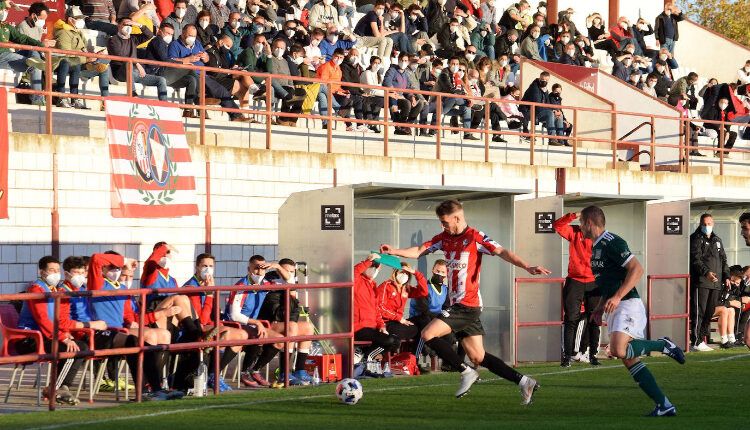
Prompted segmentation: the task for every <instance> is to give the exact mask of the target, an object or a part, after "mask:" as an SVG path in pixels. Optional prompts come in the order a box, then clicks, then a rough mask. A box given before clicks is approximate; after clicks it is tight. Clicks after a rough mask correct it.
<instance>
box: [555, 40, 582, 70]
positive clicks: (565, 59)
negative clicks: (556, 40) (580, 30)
mask: <svg viewBox="0 0 750 430" xmlns="http://www.w3.org/2000/svg"><path fill="white" fill-rule="evenodd" d="M559 63H560V64H567V65H569V66H584V65H585V63H584V62H583V61H581V60H579V57H578V56H577V55H576V45H575V44H573V43H568V44H566V45H565V49H564V50H563V53H562V55H561V56H560V60H559Z"/></svg>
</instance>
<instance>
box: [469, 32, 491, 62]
mask: <svg viewBox="0 0 750 430" xmlns="http://www.w3.org/2000/svg"><path fill="white" fill-rule="evenodd" d="M471 45H472V46H474V47H476V49H477V55H478V56H479V57H488V58H489V59H490V60H494V59H495V33H494V32H493V31H492V27H491V26H490V24H486V23H482V24H480V25H478V26H477V28H475V29H474V31H472V32H471Z"/></svg>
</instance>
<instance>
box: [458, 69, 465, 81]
mask: <svg viewBox="0 0 750 430" xmlns="http://www.w3.org/2000/svg"><path fill="white" fill-rule="evenodd" d="M458 77H459V79H463V78H464V71H463V70H459V71H458Z"/></svg>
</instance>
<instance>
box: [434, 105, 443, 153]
mask: <svg viewBox="0 0 750 430" xmlns="http://www.w3.org/2000/svg"><path fill="white" fill-rule="evenodd" d="M435 124H437V130H435V136H437V138H436V139H435V159H436V160H439V159H440V142H441V140H442V138H443V95H442V94H438V96H437V100H436V101H435Z"/></svg>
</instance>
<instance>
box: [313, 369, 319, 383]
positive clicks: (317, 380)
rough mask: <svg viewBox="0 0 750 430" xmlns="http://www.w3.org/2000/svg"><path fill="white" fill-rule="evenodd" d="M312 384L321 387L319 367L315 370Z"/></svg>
mask: <svg viewBox="0 0 750 430" xmlns="http://www.w3.org/2000/svg"><path fill="white" fill-rule="evenodd" d="M312 384H313V385H320V373H319V372H318V366H315V369H314V370H313V376H312Z"/></svg>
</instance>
